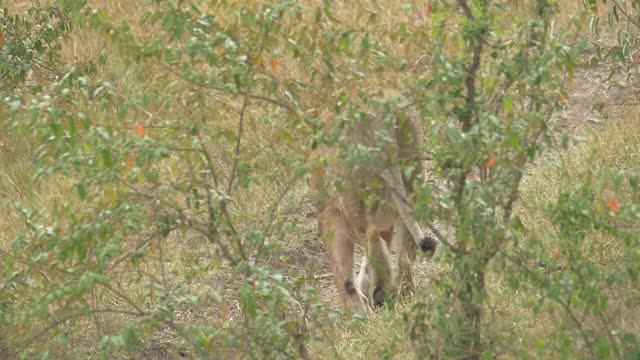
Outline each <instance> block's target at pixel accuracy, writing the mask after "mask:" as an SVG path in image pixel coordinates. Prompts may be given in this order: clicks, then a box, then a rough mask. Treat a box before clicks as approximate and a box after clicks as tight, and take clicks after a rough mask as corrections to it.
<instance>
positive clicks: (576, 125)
mask: <svg viewBox="0 0 640 360" xmlns="http://www.w3.org/2000/svg"><path fill="white" fill-rule="evenodd" d="M318 2H319V1H318ZM428 2H429V1H428V0H425V1H412V2H410V3H408V5H407V6H405V2H400V1H397V0H382V1H364V2H361V3H362V4H363V6H365V7H371V8H372V9H375V10H376V11H379V12H380V15H379V19H381V21H383V22H385V23H387V24H388V27H389V29H393V28H394V27H396V26H397V24H398V23H400V22H401V21H404V20H405V19H406V18H407V17H409V18H410V19H411V21H412V22H413V24H414V26H420V25H421V23H422V22H423V21H425V20H424V16H423V10H422V9H424V8H426V5H427V3H428ZM91 3H92V5H94V6H96V7H99V8H102V9H104V10H106V11H107V12H108V13H109V14H111V17H112V18H113V19H121V20H126V21H128V22H129V23H130V24H134V25H133V28H134V31H137V33H136V34H137V36H140V37H145V36H147V35H148V33H145V32H143V31H142V30H141V29H139V28H136V25H135V24H138V19H139V18H140V16H141V15H142V13H143V11H144V9H145V5H144V1H143V0H126V1H121V0H99V1H93V2H91ZM202 3H203V6H206V3H207V2H204V1H203V2H202ZM302 3H304V4H306V5H312V4H315V3H316V2H315V1H313V0H305V1H302ZM578 3H579V2H578V1H566V2H563V3H562V5H563V6H564V8H563V13H562V15H561V18H560V19H559V20H560V23H568V22H569V21H570V20H571V18H573V17H574V16H575V14H576V13H577V12H576V9H577V6H578ZM3 5H5V6H9V8H10V9H12V10H13V11H24V10H25V9H26V8H27V7H28V2H27V1H16V2H11V1H9V2H8V3H7V1H4V2H3ZM335 6H336V9H337V10H336V13H337V14H338V15H339V16H341V17H342V20H343V21H347V22H348V21H349V20H350V19H352V16H351V14H352V10H351V9H350V8H349V7H350V6H351V4H350V3H348V2H336V4H335ZM67 45H68V46H67V47H66V48H65V52H64V58H65V59H66V60H68V61H82V60H88V59H92V58H95V56H97V54H99V53H100V52H101V51H105V52H106V53H107V54H110V58H109V59H110V61H109V62H108V63H107V65H106V66H104V67H102V68H99V70H98V74H96V76H97V77H103V78H109V79H112V80H113V81H114V83H115V84H116V86H117V87H118V90H119V91H120V92H121V93H122V94H127V92H128V91H131V92H132V93H135V90H136V87H138V86H140V84H141V83H145V84H146V85H147V86H154V84H156V83H157V84H158V87H159V88H162V87H163V86H164V85H163V84H164V83H165V82H166V79H165V77H164V76H165V75H164V74H162V71H161V70H160V69H157V68H154V66H153V65H151V64H140V65H139V67H138V68H132V67H126V66H124V65H123V64H122V63H121V62H120V61H119V60H118V57H117V52H116V51H114V50H113V45H112V44H111V43H109V41H107V40H106V39H104V38H101V37H100V36H97V35H96V34H94V33H92V32H91V31H86V30H83V31H76V32H75V33H74V34H73V35H72V37H71V38H70V39H69V40H68V44H67ZM399 51H406V52H407V56H408V57H411V56H415V55H416V54H417V52H418V51H419V49H403V50H399ZM283 66H284V67H287V66H289V68H288V71H287V74H288V75H287V76H289V77H291V78H295V77H296V76H303V75H302V74H303V73H304V69H296V68H294V67H293V65H288V64H286V63H285V64H283ZM156 71H157V73H156ZM605 78H606V69H599V68H598V69H592V70H588V71H587V70H579V71H578V72H577V73H576V76H575V79H574V80H573V85H572V91H571V93H572V96H571V98H570V99H569V102H568V105H567V109H566V110H565V111H564V112H562V113H559V114H558V115H557V116H558V119H559V122H558V123H559V124H561V125H560V126H562V127H564V128H566V129H568V131H569V133H571V134H574V135H580V136H581V137H582V138H583V140H584V141H583V142H582V143H581V144H580V145H577V146H574V147H572V148H570V149H569V150H567V151H562V152H554V153H551V154H546V156H545V157H544V158H542V159H541V160H540V161H539V162H538V163H537V165H536V166H534V167H532V168H531V169H529V172H528V174H527V176H526V178H525V181H524V189H523V191H522V193H523V199H522V201H521V202H520V204H519V207H518V212H519V213H520V215H521V216H522V218H523V221H524V222H525V224H526V225H527V226H529V227H530V228H531V229H532V231H533V232H535V233H536V234H538V235H539V236H540V237H542V238H547V239H548V241H549V243H550V249H552V248H553V246H552V244H553V233H552V232H550V231H549V229H550V228H551V226H550V225H549V224H548V223H547V220H546V218H545V217H544V216H543V215H542V214H541V213H540V209H541V208H543V207H544V206H545V204H546V203H547V202H549V201H550V200H551V199H552V198H554V196H555V195H557V193H558V191H559V189H560V188H561V187H562V186H565V185H566V184H562V183H560V179H559V177H558V176H557V173H556V172H555V169H556V168H557V166H558V163H559V162H560V161H563V160H567V159H568V160H570V162H571V164H572V166H571V171H575V172H576V173H578V172H580V171H581V170H583V169H584V168H585V167H586V166H589V165H588V163H587V161H586V158H587V157H588V155H589V154H590V153H591V152H592V150H593V149H598V150H599V152H598V154H597V155H596V156H597V157H598V161H599V162H602V163H609V164H610V163H616V164H618V165H619V166H620V167H621V168H632V167H635V166H636V165H637V159H638V156H639V155H640V137H639V136H637V135H635V134H639V133H640V111H639V110H638V109H637V108H634V107H630V106H627V107H625V108H624V111H623V110H621V109H620V107H618V106H616V104H617V103H619V100H620V99H621V98H622V97H624V96H626V95H628V94H625V93H624V92H621V91H619V90H616V89H609V88H608V87H607V84H606V82H605ZM375 85H376V82H375V80H371V83H369V84H362V83H360V84H358V86H375ZM172 91H173V93H174V94H177V95H176V96H177V97H179V96H180V93H181V91H186V90H185V89H184V88H181V86H180V85H177V86H175V87H174V88H172ZM595 101H603V102H605V104H606V110H607V111H609V113H610V114H611V116H610V117H609V118H608V119H602V118H601V117H600V114H598V113H597V112H595V111H593V110H592V109H591V106H592V104H593V103H594V102H595ZM235 106H237V104H234V103H233V102H230V103H229V107H231V108H233V107H235ZM156 110H157V111H158V113H161V112H162V109H161V108H160V107H159V108H158V109H156ZM95 111H96V114H95V115H96V116H104V117H105V118H108V114H100V113H99V111H100V110H98V109H96V110H95ZM174 111H177V110H174ZM252 111H254V112H256V114H255V116H254V117H255V118H259V115H260V112H261V111H263V110H261V109H259V108H255V109H253V110H252ZM172 115H175V116H189V114H187V113H185V114H179V113H178V114H172ZM229 126H231V124H229ZM251 126H252V130H253V131H254V134H260V136H255V137H249V139H248V140H247V141H248V143H247V147H248V148H252V149H255V156H256V162H262V161H264V160H265V159H261V158H260V154H261V153H263V152H262V150H263V149H266V148H269V146H271V145H270V144H273V142H269V141H266V140H265V138H269V137H270V136H271V137H273V136H277V133H276V132H274V130H273V129H272V128H269V127H267V126H265V125H262V124H260V123H259V122H255V123H253V124H252V125H251ZM265 134H268V135H266V136H265ZM295 141H298V142H299V143H298V144H294V146H299V147H303V146H305V142H304V139H302V138H301V139H295ZM0 143H2V144H4V145H5V146H3V147H1V148H0V169H2V171H1V172H0V197H2V198H5V199H10V200H12V201H20V202H23V203H24V204H26V205H28V206H31V207H33V208H47V207H53V206H55V205H56V204H59V203H60V202H62V201H65V199H69V198H72V197H73V196H71V194H73V192H74V191H75V190H74V189H73V188H72V185H73V184H72V182H71V181H70V180H68V179H64V178H54V179H48V180H47V181H46V182H36V181H34V180H33V174H34V172H35V167H34V165H33V162H32V159H31V157H32V156H33V150H34V146H36V145H37V144H33V143H30V142H29V141H24V139H17V138H12V137H11V136H9V135H6V133H5V134H4V135H2V136H0ZM280 150H283V151H284V150H286V149H280ZM277 190H278V188H277V187H272V185H265V189H264V193H263V194H259V195H258V196H255V194H247V195H246V196H245V197H244V198H243V201H245V202H247V203H250V202H251V201H254V202H256V204H255V206H254V207H255V209H256V211H257V210H258V209H261V208H262V206H261V205H260V204H261V203H268V202H269V201H270V200H271V199H270V197H269V196H270V195H269V194H273V193H277ZM306 192H307V190H306V188H305V185H304V184H297V187H296V189H295V191H294V192H293V193H294V195H295V198H296V199H297V201H294V202H292V203H290V204H289V205H288V206H285V207H284V208H283V209H281V213H280V216H282V217H285V218H287V219H288V220H290V221H291V223H293V224H296V226H297V228H296V229H297V230H296V234H295V235H296V236H293V237H291V238H290V239H287V240H288V243H287V244H285V246H286V249H285V250H284V255H285V256H286V257H288V258H289V261H288V263H286V264H281V265H280V266H281V267H282V270H283V272H284V273H285V274H286V273H287V272H295V271H309V269H312V268H314V269H315V271H316V273H315V274H314V275H315V276H316V277H317V278H318V281H319V286H320V289H321V295H322V297H323V301H324V302H325V303H326V304H327V305H329V306H337V304H338V301H337V297H336V296H337V295H336V292H335V289H334V286H333V282H332V281H331V276H330V268H329V265H328V262H327V260H326V257H325V255H324V250H323V247H322V245H321V244H320V242H319V240H318V234H317V229H316V225H315V214H314V210H313V209H312V207H311V205H310V204H309V202H308V201H307V200H306ZM632 196H633V195H632V194H629V195H628V199H627V200H629V201H631V200H634V199H633V198H632ZM621 200H624V199H621ZM635 200H636V201H637V200H638V199H635ZM249 207H251V206H249ZM250 217H251V216H250V214H248V215H247V218H250ZM0 219H2V221H1V222H0V246H1V247H3V248H5V249H6V248H8V247H9V246H10V243H11V241H12V239H14V238H15V237H16V236H17V235H18V234H19V232H20V231H21V229H22V227H21V225H19V222H18V220H17V219H18V217H17V216H16V214H15V213H14V210H13V209H12V208H7V207H1V208H0ZM599 240H602V239H599ZM599 240H598V239H596V240H594V241H599ZM168 244H169V246H170V248H169V249H168V250H169V251H168V252H169V253H171V254H172V256H171V258H170V259H169V262H168V269H167V271H169V272H173V273H177V274H180V273H181V272H183V271H185V269H188V268H189V267H190V266H193V265H194V264H207V263H208V262H210V261H212V260H213V259H214V257H215V255H214V253H213V251H212V249H211V248H210V246H209V245H208V244H207V243H206V242H204V241H202V240H201V239H197V238H193V239H191V238H182V239H177V238H176V239H171V241H168ZM615 251H616V249H613V248H607V249H606V251H605V252H603V258H605V259H606V258H607V257H608V256H609V255H611V256H613V255H612V254H614V253H615ZM417 267H418V273H419V276H418V279H419V282H418V288H419V289H421V290H420V293H421V294H420V295H419V296H421V297H423V298H425V299H427V300H428V299H429V298H430V296H432V295H431V294H430V285H431V284H432V282H433V280H434V279H435V278H437V277H438V275H439V274H441V273H442V272H446V266H445V265H442V264H440V263H433V262H427V261H425V260H420V262H419V264H418V265H417ZM151 271H153V269H152V270H151ZM230 281H235V280H234V279H232V278H230V276H229V274H228V273H227V272H225V269H224V267H222V266H213V267H211V269H210V271H209V272H208V273H207V276H206V277H200V278H196V279H194V281H193V282H191V283H190V284H183V286H184V289H183V291H185V292H190V291H192V292H194V293H198V292H199V291H200V290H199V289H202V288H203V287H212V286H213V287H215V286H217V285H218V284H221V283H228V282H230ZM501 281H503V280H501V279H500V278H499V277H497V276H494V277H492V278H491V280H490V283H489V287H490V293H491V294H492V295H494V296H492V297H491V300H490V301H489V304H488V307H489V309H488V310H489V312H488V314H489V319H488V324H489V328H490V329H492V331H496V332H499V331H500V330H501V329H503V328H504V329H507V328H516V329H518V330H519V333H520V334H521V341H522V342H523V343H526V344H535V341H532V339H545V338H546V336H547V334H548V333H550V332H552V331H553V329H554V326H555V321H554V318H553V317H552V316H550V315H549V316H543V317H536V316H534V315H533V314H532V313H530V312H528V311H527V310H525V307H524V306H522V305H521V304H522V302H524V301H525V298H526V295H525V294H521V297H518V296H517V295H514V296H513V297H504V296H503V291H504V287H505V286H506V285H504V284H502V283H501ZM227 304H228V306H227V307H226V308H220V307H214V306H211V307H202V308H200V309H198V312H197V313H180V314H178V317H177V318H176V321H179V322H185V323H190V322H198V323H213V324H220V326H226V325H228V324H230V323H233V322H234V321H238V319H239V316H240V305H239V303H238V302H237V300H235V299H228V302H227ZM410 305H411V304H405V305H404V306H410ZM638 308H640V306H638V307H636V310H635V311H631V312H629V310H625V308H624V307H618V306H616V304H613V306H612V307H611V309H610V311H611V315H610V318H611V321H613V322H616V323H617V324H622V325H623V327H626V328H628V329H630V330H635V331H636V333H640V310H638ZM401 314H402V307H401V308H400V309H398V310H396V311H395V312H382V313H378V314H376V315H374V316H373V317H372V318H371V319H369V320H368V321H366V322H358V323H355V324H354V323H350V322H345V323H343V324H342V326H340V327H337V328H335V327H334V328H331V329H329V331H328V332H327V333H325V334H322V336H328V337H329V338H330V339H331V341H330V343H331V344H332V347H331V349H327V348H324V347H314V346H313V344H312V347H311V349H310V352H313V353H317V354H319V355H320V357H323V358H334V357H335V354H336V353H339V354H342V357H343V358H344V359H356V358H361V359H369V358H379V357H381V356H382V355H383V354H390V355H391V357H392V358H398V359H400V358H404V356H405V353H406V352H407V351H408V350H409V348H410V346H411V344H410V343H409V342H408V341H407V340H405V336H404V330H403V322H402V316H401ZM154 339H155V340H154V343H151V344H148V346H147V347H146V349H147V350H145V351H144V352H141V353H139V354H136V355H135V356H134V357H135V358H140V359H144V358H146V359H178V358H181V354H180V353H179V351H178V350H176V349H177V348H178V347H177V344H176V343H175V339H174V337H173V335H172V334H171V333H170V332H166V333H165V332H158V333H157V334H155V337H154ZM390 339H396V340H397V341H395V342H393V344H394V345H393V347H392V348H388V346H389V345H388V344H389V343H390V342H389V340H390ZM74 340H75V341H73V345H74V346H73V348H72V349H71V350H69V349H67V350H63V351H62V353H65V354H67V355H70V356H77V357H84V356H86V354H91V353H92V350H93V349H94V348H95V329H93V328H92V326H91V324H87V327H86V332H85V333H84V336H79V337H78V338H76V339H74ZM320 346H324V344H320ZM62 353H61V354H62ZM533 353H535V349H532V354H533ZM0 356H2V352H1V351H0Z"/></svg>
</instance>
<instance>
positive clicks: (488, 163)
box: [486, 156, 496, 170]
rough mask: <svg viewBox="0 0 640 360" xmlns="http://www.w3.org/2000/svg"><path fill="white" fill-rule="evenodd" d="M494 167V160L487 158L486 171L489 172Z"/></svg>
mask: <svg viewBox="0 0 640 360" xmlns="http://www.w3.org/2000/svg"><path fill="white" fill-rule="evenodd" d="M495 165H496V159H495V158H494V157H493V156H489V159H488V160H487V165H486V168H487V169H488V170H491V169H492V168H493V167H494V166H495Z"/></svg>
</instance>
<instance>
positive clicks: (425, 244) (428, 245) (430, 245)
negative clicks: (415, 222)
mask: <svg viewBox="0 0 640 360" xmlns="http://www.w3.org/2000/svg"><path fill="white" fill-rule="evenodd" d="M437 247H438V243H437V242H436V240H435V239H434V238H432V237H425V238H424V239H422V241H420V250H422V252H424V253H427V254H428V255H429V256H433V254H435V252H436V248H437Z"/></svg>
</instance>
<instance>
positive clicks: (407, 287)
mask: <svg viewBox="0 0 640 360" xmlns="http://www.w3.org/2000/svg"><path fill="white" fill-rule="evenodd" d="M336 117H337V115H335V114H333V115H330V114H327V113H325V114H323V116H321V118H322V119H324V120H325V121H326V122H327V123H330V124H331V123H333V124H335V123H336V121H337V120H336ZM390 118H391V120H390ZM354 122H356V124H355V125H351V126H345V129H343V130H342V139H341V141H338V144H339V145H333V146H328V145H322V146H320V147H318V148H317V149H316V150H315V153H314V154H313V156H312V166H311V178H310V185H311V192H312V199H313V203H314V205H315V207H316V209H317V211H318V227H319V231H320V237H321V239H322V241H323V243H324V246H325V248H326V251H327V253H328V255H329V259H330V262H331V265H332V270H333V277H334V281H335V284H336V287H337V289H338V293H339V294H340V298H341V300H342V302H343V304H344V305H345V306H346V307H347V308H351V309H354V310H355V311H357V312H360V313H364V314H367V313H370V312H371V311H373V308H374V307H380V306H382V305H384V304H385V301H386V299H387V298H395V297H397V296H406V295H411V294H412V293H413V291H414V287H415V282H414V273H413V268H412V264H413V262H414V260H415V258H416V249H417V248H420V249H421V250H422V251H424V252H428V253H431V254H433V253H434V252H435V250H436V241H435V240H434V239H433V238H431V237H427V236H425V235H424V233H423V232H422V230H421V229H420V226H419V225H418V224H417V223H416V221H415V220H414V219H413V217H412V216H411V208H412V206H411V201H413V197H412V194H413V193H414V192H415V183H416V178H417V177H418V175H419V174H422V173H423V171H424V165H423V161H422V160H420V147H421V144H422V141H423V135H422V130H421V128H420V125H419V123H417V122H416V121H414V120H413V119H412V118H410V117H408V116H406V115H403V114H396V115H395V116H393V117H390V116H388V115H387V116H386V117H384V118H383V117H382V116H371V115H367V114H363V113H359V120H358V121H354ZM354 156H355V157H356V158H355V159H353V157H354ZM401 170H402V171H401ZM394 233H395V238H396V253H395V257H396V261H395V263H396V268H395V269H394V268H392V261H391V253H390V249H391V242H392V239H393V237H394ZM356 245H360V246H362V247H363V248H364V249H365V256H364V258H363V260H362V263H361V266H360V271H359V273H358V276H357V278H356V275H355V271H354V253H355V246H356ZM371 286H373V289H371Z"/></svg>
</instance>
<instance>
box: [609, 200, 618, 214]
mask: <svg viewBox="0 0 640 360" xmlns="http://www.w3.org/2000/svg"><path fill="white" fill-rule="evenodd" d="M609 209H611V211H613V212H617V211H618V200H616V199H613V200H611V202H610V203H609Z"/></svg>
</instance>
